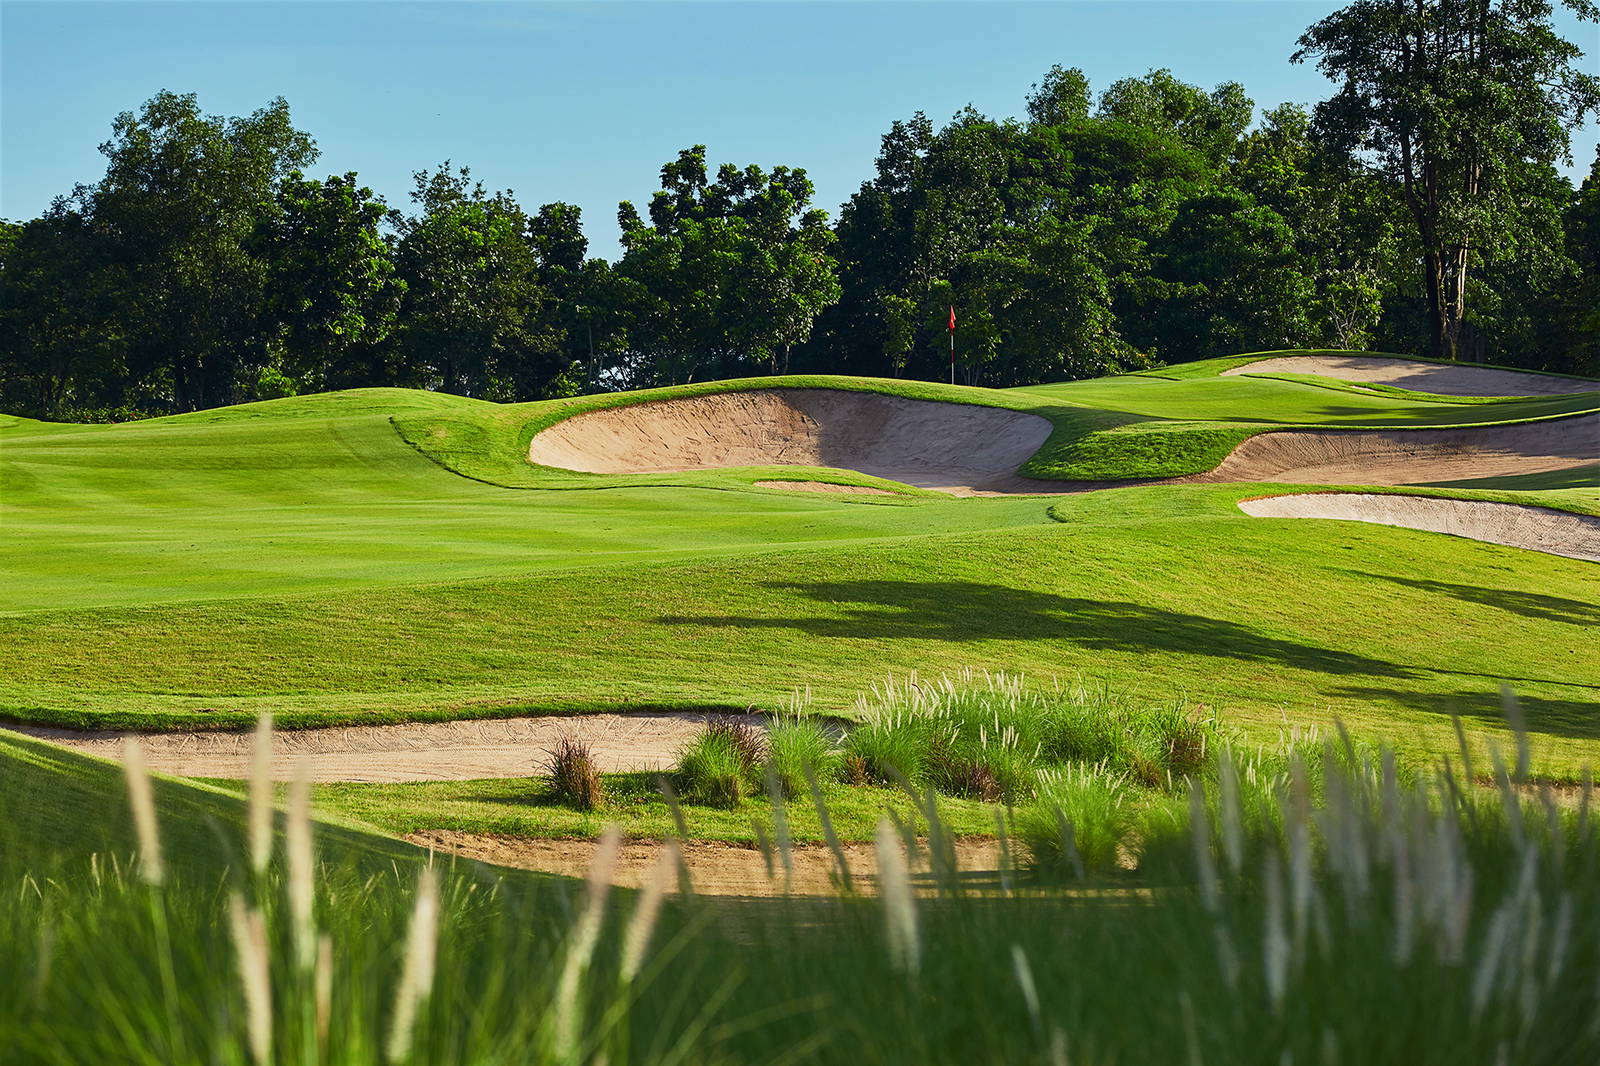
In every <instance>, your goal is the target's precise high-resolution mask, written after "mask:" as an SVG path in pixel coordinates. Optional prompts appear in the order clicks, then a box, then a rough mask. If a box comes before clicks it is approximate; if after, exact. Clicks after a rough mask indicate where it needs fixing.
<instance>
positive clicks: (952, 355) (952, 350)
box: [950, 307, 956, 385]
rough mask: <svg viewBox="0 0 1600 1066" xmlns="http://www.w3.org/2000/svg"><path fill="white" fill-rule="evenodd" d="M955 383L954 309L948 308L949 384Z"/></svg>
mask: <svg viewBox="0 0 1600 1066" xmlns="http://www.w3.org/2000/svg"><path fill="white" fill-rule="evenodd" d="M955 383H956V309H955V308H954V307H952V308H950V384H952V385H954V384H955Z"/></svg>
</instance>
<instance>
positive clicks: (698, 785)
mask: <svg viewBox="0 0 1600 1066" xmlns="http://www.w3.org/2000/svg"><path fill="white" fill-rule="evenodd" d="M766 757H767V743H766V741H765V740H764V739H763V738H762V736H761V733H760V731H759V730H757V729H756V728H755V727H754V726H752V725H750V724H749V723H747V722H739V721H731V720H724V721H717V722H712V723H710V724H709V725H707V726H706V729H705V732H703V733H701V734H700V735H699V736H698V737H696V738H695V739H694V740H693V741H692V742H690V744H689V746H688V747H686V748H684V749H683V751H682V752H681V753H680V754H679V755H678V770H677V774H676V777H677V787H678V792H679V794H680V795H682V796H683V798H684V799H686V800H689V801H690V802H694V803H705V804H709V805H711V806H715V807H737V806H738V805H739V804H740V803H741V802H742V801H743V800H744V798H745V797H746V796H748V795H751V794H752V793H754V792H756V791H758V789H759V778H760V770H761V766H762V764H763V763H764V762H765V761H766Z"/></svg>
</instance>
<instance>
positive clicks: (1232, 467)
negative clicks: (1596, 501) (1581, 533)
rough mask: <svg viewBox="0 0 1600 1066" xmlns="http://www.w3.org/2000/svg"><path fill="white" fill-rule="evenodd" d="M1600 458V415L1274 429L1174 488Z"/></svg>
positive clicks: (1566, 464)
mask: <svg viewBox="0 0 1600 1066" xmlns="http://www.w3.org/2000/svg"><path fill="white" fill-rule="evenodd" d="M1596 461H1600V414H1586V415H1576V416H1572V417H1568V418H1557V419H1549V420H1546V421H1542V422H1519V423H1512V424H1508V425H1486V426H1467V427H1453V428H1441V429H1398V430H1362V429H1274V430H1267V431H1265V432H1262V433H1258V434H1256V435H1255V436H1253V437H1250V438H1249V439H1248V440H1245V441H1243V442H1242V443H1240V444H1239V446H1238V447H1236V448H1234V449H1233V451H1232V452H1230V453H1228V456H1227V458H1225V459H1224V460H1223V461H1222V462H1221V463H1219V464H1218V465H1217V467H1216V468H1215V469H1213V470H1210V471H1208V472H1206V473H1204V474H1195V475H1192V476H1190V477H1186V478H1175V479H1173V481H1174V483H1196V482H1201V483H1215V482H1249V481H1298V482H1302V483H1305V484H1310V485H1329V484H1344V485H1422V484H1430V483H1434V482H1444V481H1465V480H1468V479H1472V478H1487V477H1505V476H1508V475H1513V474H1536V473H1548V472H1550V471H1555V470H1571V469H1574V468H1577V467H1584V466H1592V465H1593V464H1594V463H1595V462H1596Z"/></svg>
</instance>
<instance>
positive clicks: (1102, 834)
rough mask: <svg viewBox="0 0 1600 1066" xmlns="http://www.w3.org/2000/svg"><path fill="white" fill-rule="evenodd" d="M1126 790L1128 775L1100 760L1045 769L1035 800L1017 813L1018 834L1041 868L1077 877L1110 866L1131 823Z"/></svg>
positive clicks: (1124, 840)
mask: <svg viewBox="0 0 1600 1066" xmlns="http://www.w3.org/2000/svg"><path fill="white" fill-rule="evenodd" d="M1127 792H1128V786H1127V779H1126V778H1125V777H1123V776H1122V775H1121V774H1113V773H1112V772H1110V771H1109V770H1107V769H1106V768H1105V767H1103V766H1089V767H1067V768H1065V769H1061V770H1050V771H1046V772H1044V773H1042V774H1040V775H1039V782H1038V795H1037V797H1036V798H1035V800H1034V802H1033V803H1032V804H1030V805H1029V806H1028V807H1026V808H1024V809H1023V810H1022V811H1020V812H1019V813H1018V815H1017V820H1016V835H1017V838H1018V839H1019V840H1021V841H1022V843H1023V844H1024V845H1025V846H1026V847H1027V849H1028V851H1029V853H1030V854H1031V855H1032V857H1033V863H1034V866H1035V867H1037V868H1039V869H1041V870H1044V871H1048V872H1054V873H1058V874H1070V875H1073V876H1079V877H1081V876H1084V875H1086V874H1090V873H1098V872H1103V871H1106V870H1109V869H1111V868H1112V867H1113V866H1114V865H1115V864H1116V862H1117V857H1118V853H1119V851H1120V850H1121V848H1122V847H1123V845H1124V844H1125V843H1126V842H1127V841H1128V840H1129V837H1130V830H1131V828H1132V826H1133V818H1132V810H1131V808H1130V806H1129V804H1128V796H1127Z"/></svg>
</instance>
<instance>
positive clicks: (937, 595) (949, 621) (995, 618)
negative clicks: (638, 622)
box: [657, 581, 1415, 677]
mask: <svg viewBox="0 0 1600 1066" xmlns="http://www.w3.org/2000/svg"><path fill="white" fill-rule="evenodd" d="M767 587H769V588H771V589H774V590H781V591H783V592H788V593H798V594H800V595H802V596H805V597H808V598H809V599H812V600H814V601H816V602H818V603H822V604H827V605H828V606H829V607H831V608H832V609H833V611H834V612H835V613H834V614H833V615H832V616H827V617H822V616H810V617H804V618H781V617H773V618H753V617H739V616H731V615H706V616H700V617H689V616H667V617H663V618H659V619H657V621H658V622H660V623H663V624H666V625H701V626H734V627H739V628H748V629H792V630H796V631H798V632H801V633H806V634H809V635H811V636H815V637H826V638H830V639H852V638H862V637H870V638H877V639H889V640H943V641H952V642H966V641H981V640H1057V641H1064V642H1067V643H1071V644H1076V645H1077V646H1079V647H1081V648H1087V649H1090V650H1093V651H1124V652H1134V653H1142V652H1177V653H1183V654H1189V655H1211V656H1216V657H1218V658H1224V659H1237V660H1242V661H1247V662H1276V663H1281V664H1283V665H1285V666H1292V667H1295V668H1297V669H1301V670H1315V671H1318V672H1320V673H1326V674H1361V675H1366V676H1369V677H1411V676H1415V675H1414V672H1413V671H1412V670H1410V669H1408V668H1406V667H1403V666H1399V665H1396V664H1395V663H1391V662H1385V661H1384V660H1382V659H1374V658H1370V657H1368V656H1364V655H1357V654H1354V653H1351V652H1344V651H1336V650H1334V649H1331V648H1322V647H1317V646H1316V645H1312V644H1302V643H1300V642H1298V641H1293V640H1285V639H1282V638H1280V637H1272V636H1268V635H1266V634H1264V633H1261V632H1258V631H1257V630H1254V629H1251V628H1249V627H1248V626H1243V625H1240V624H1238V623H1237V622H1229V621H1224V620H1222V619H1217V618H1207V617H1205V616H1204V615H1197V614H1183V613H1179V612H1176V611H1167V610H1162V609H1160V608H1157V607H1150V606H1147V605H1145V604H1140V603H1133V602H1130V601H1118V600H1088V599H1080V598H1077V597H1072V596H1059V595H1056V594H1054V593H1049V592H1032V591H1028V590H1025V589H1016V588H1009V587H1006V586H1004V585H992V584H985V583H980V582H975V581H936V582H917V581H837V582H782V583H778V582H774V583H770V584H769V585H768V586H767Z"/></svg>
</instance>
